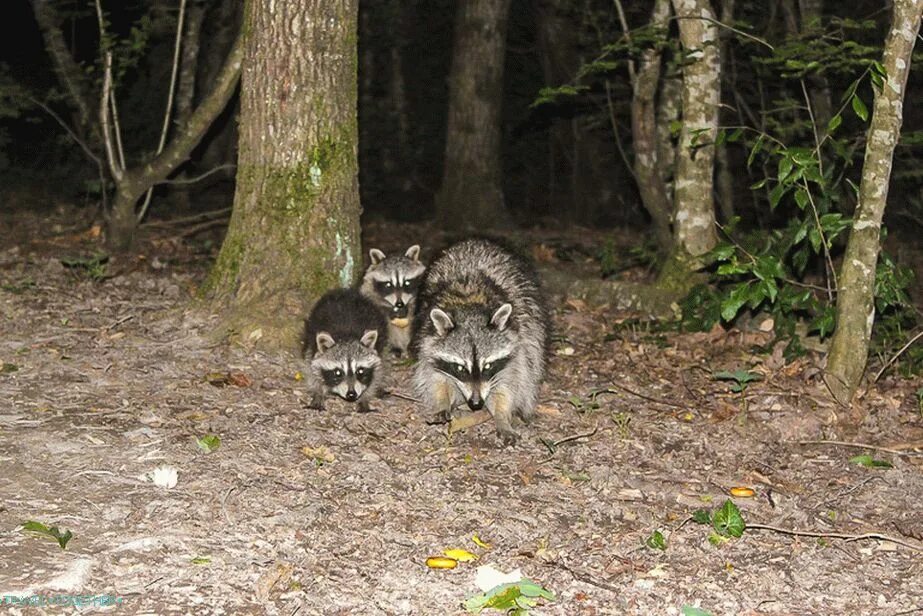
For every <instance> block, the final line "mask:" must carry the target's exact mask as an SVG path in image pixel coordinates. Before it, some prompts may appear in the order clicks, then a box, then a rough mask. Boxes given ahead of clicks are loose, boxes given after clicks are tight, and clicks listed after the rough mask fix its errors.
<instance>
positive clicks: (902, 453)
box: [788, 440, 919, 456]
mask: <svg viewBox="0 0 923 616" xmlns="http://www.w3.org/2000/svg"><path fill="white" fill-rule="evenodd" d="M788 443H795V444H797V445H841V446H843V447H857V448H859V449H872V450H874V451H884V452H887V453H893V454H894V455H897V456H913V455H919V454H917V452H915V451H901V450H900V449H892V448H891V447H881V446H880V445H869V444H867V443H850V442H849V441H829V440H819V441H788Z"/></svg>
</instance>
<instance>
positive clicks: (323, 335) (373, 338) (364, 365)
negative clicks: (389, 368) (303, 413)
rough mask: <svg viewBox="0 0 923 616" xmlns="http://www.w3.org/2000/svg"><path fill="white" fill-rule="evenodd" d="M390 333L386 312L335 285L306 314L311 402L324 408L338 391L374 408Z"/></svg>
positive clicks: (366, 407) (305, 344) (361, 406)
mask: <svg viewBox="0 0 923 616" xmlns="http://www.w3.org/2000/svg"><path fill="white" fill-rule="evenodd" d="M386 337H387V322H386V321H385V317H384V315H383V314H382V313H381V311H380V310H379V309H378V307H377V306H375V304H373V303H372V302H371V301H370V300H369V299H367V298H365V297H363V296H362V294H360V293H359V292H358V291H355V290H353V289H336V290H333V291H329V292H327V293H326V294H325V295H324V296H323V297H321V298H320V299H319V300H318V302H317V304H315V305H314V308H313V309H312V310H311V314H310V316H309V317H308V318H307V319H306V320H305V329H304V339H303V341H302V343H303V349H304V356H305V359H306V360H307V362H308V367H309V370H308V378H307V384H308V391H309V392H310V394H311V401H310V406H311V407H313V408H317V409H323V408H324V398H325V397H326V396H327V395H328V394H335V395H337V396H339V397H341V398H343V399H344V400H346V401H347V402H357V403H358V404H359V412H362V413H366V412H369V411H371V410H372V409H371V408H370V404H371V399H372V398H373V397H375V396H376V395H377V394H378V391H379V386H380V383H381V381H382V378H383V372H384V371H385V366H384V363H383V362H382V359H381V352H382V350H383V349H384V346H385V342H386Z"/></svg>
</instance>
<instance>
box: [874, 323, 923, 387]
mask: <svg viewBox="0 0 923 616" xmlns="http://www.w3.org/2000/svg"><path fill="white" fill-rule="evenodd" d="M920 338H923V331H921V332H919V333H917V335H916V336H914V337H913V338H911V339H910V340H909V341H908V342H907V344H905V345H904V346H902V347H901V350H900V351H898V352H897V353H895V354H894V356H893V357H891V359H889V360H888V361H887V362H886V363H885V365H884V366H882V367H881V370H879V371H878V374H876V375H875V378H874V379H872V382H873V383H877V382H878V379H880V378H881V375H882V374H884V372H885V370H887V369H888V368H889V367H890V366H891V364H893V363H894V362H895V361H897V358H898V357H900V356H901V354H903V352H904V351H906V350H907V349H908V348H910V345H911V344H913V343H914V342H916V341H917V340H919V339H920Z"/></svg>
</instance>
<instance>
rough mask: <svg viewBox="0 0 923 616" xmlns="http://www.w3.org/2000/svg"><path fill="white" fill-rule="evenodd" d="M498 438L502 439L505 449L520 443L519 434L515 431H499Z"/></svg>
mask: <svg viewBox="0 0 923 616" xmlns="http://www.w3.org/2000/svg"><path fill="white" fill-rule="evenodd" d="M497 436H499V437H500V441H501V442H502V443H503V446H504V447H510V446H513V445H515V444H516V443H518V442H519V434H517V433H516V432H514V431H513V430H497Z"/></svg>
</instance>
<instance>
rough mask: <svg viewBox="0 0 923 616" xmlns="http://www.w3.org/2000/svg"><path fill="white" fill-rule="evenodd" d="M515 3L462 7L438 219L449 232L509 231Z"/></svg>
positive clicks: (478, 1) (501, 0) (490, 1)
mask: <svg viewBox="0 0 923 616" xmlns="http://www.w3.org/2000/svg"><path fill="white" fill-rule="evenodd" d="M510 2H511V0H465V1H464V2H459V3H458V12H457V17H456V23H455V43H454V50H453V57H452V70H451V74H450V77H449V112H448V116H449V120H448V129H447V133H446V149H445V160H444V162H443V168H444V173H443V177H442V187H441V188H440V191H439V194H438V195H437V198H436V210H437V212H436V216H437V221H438V222H439V224H440V225H441V226H443V227H445V228H452V229H463V228H475V229H483V228H490V227H503V226H507V225H508V224H509V222H510V217H509V213H508V210H507V208H506V204H505V202H504V198H503V167H502V163H501V159H500V147H501V139H500V137H501V111H502V105H503V69H504V60H505V53H504V52H505V49H506V26H507V20H508V17H509V8H510Z"/></svg>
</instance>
